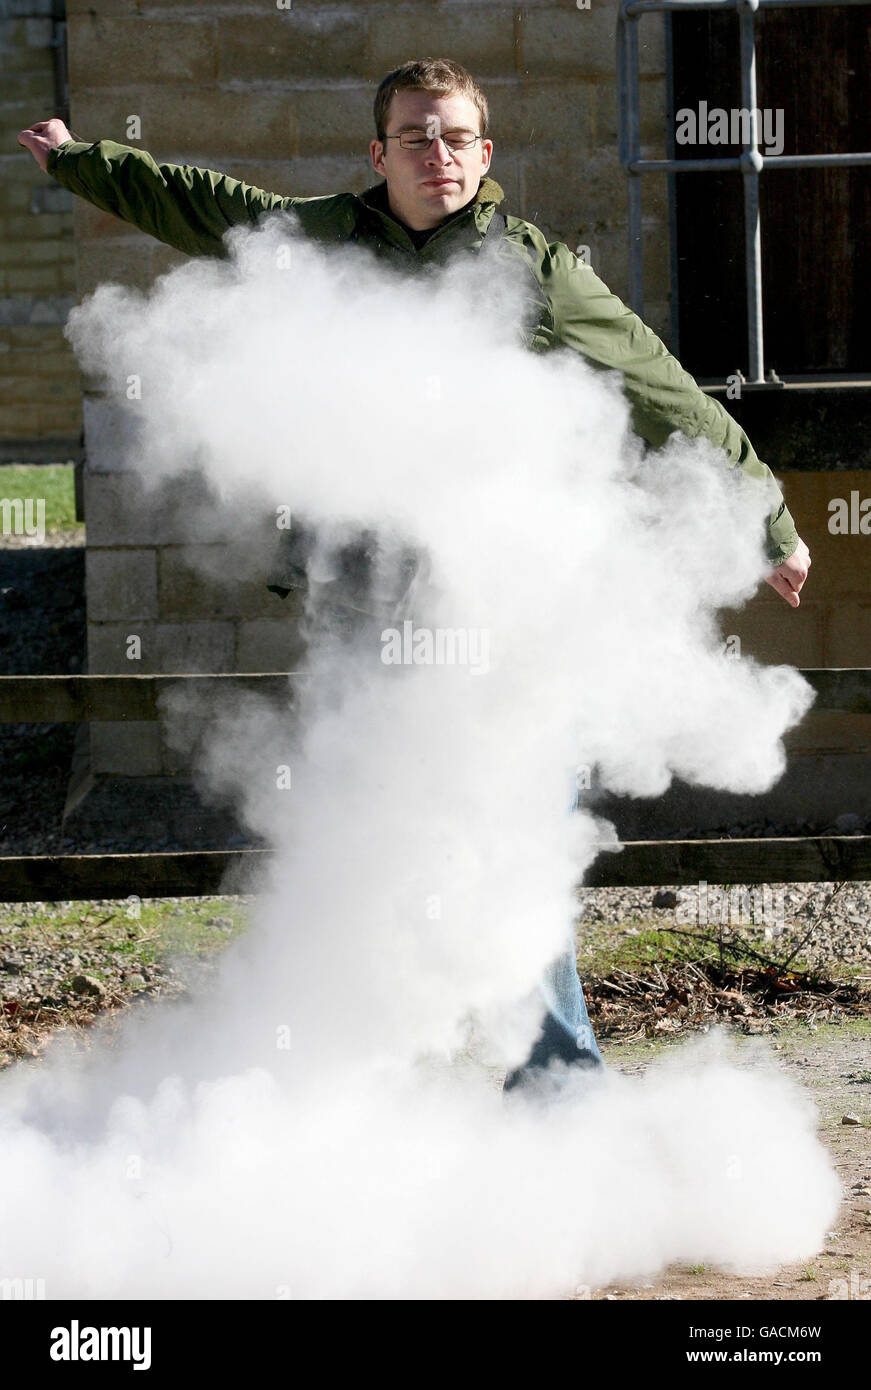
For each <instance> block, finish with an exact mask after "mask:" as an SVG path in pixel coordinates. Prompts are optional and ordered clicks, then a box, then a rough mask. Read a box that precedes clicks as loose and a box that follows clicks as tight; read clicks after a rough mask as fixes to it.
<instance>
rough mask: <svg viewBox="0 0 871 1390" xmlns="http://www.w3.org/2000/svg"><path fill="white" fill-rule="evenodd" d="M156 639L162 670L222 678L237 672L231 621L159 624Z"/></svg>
mask: <svg viewBox="0 0 871 1390" xmlns="http://www.w3.org/2000/svg"><path fill="white" fill-rule="evenodd" d="M155 639H156V642H157V661H158V669H159V670H161V671H172V672H178V673H187V674H192V673H195V672H201V673H203V674H205V675H210V674H215V675H219V674H220V673H221V672H222V671H232V670H233V669H234V661H233V646H234V641H233V639H234V633H233V624H232V623H230V622H214V623H208V622H198V623H158V625H157V628H156V632H155Z"/></svg>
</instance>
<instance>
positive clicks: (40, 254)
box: [0, 238, 73, 268]
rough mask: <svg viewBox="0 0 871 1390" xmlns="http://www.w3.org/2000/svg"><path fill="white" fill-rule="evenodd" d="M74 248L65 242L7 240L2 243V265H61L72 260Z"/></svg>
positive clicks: (0, 253) (0, 244) (0, 246)
mask: <svg viewBox="0 0 871 1390" xmlns="http://www.w3.org/2000/svg"><path fill="white" fill-rule="evenodd" d="M72 250H73V248H72V246H71V245H70V244H69V243H68V242H65V241H25V240H24V238H22V239H21V240H20V241H13V240H12V239H11V238H5V239H4V240H3V241H0V265H8V266H18V267H19V268H22V267H26V266H29V265H34V266H37V265H38V266H44V265H60V264H61V263H63V262H64V261H68V260H71V259H72Z"/></svg>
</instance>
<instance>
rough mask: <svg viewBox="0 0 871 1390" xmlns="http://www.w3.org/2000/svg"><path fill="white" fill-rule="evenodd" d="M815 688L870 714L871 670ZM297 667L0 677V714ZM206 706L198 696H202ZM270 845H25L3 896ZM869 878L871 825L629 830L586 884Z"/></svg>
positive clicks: (203, 861)
mask: <svg viewBox="0 0 871 1390" xmlns="http://www.w3.org/2000/svg"><path fill="white" fill-rule="evenodd" d="M801 674H802V675H803V676H805V677H806V679H807V680H808V681H809V682H810V684H811V685H812V686H813V687H814V689H815V690H816V692H817V699H816V702H815V704H814V706H813V708H814V709H826V710H840V711H843V712H847V713H853V714H857V713H859V714H869V713H871V670H869V669H866V668H864V667H856V668H844V669H840V670H838V669H832V670H829V669H825V668H813V669H807V670H803V671H802V672H801ZM304 675H305V672H275V671H271V672H261V673H253V672H246V673H239V674H236V673H233V674H227V675H153V676H90V675H88V676H2V677H0V724H38V723H49V724H59V723H78V722H85V721H88V720H107V721H114V720H124V719H130V720H154V719H158V718H159V717H160V713H161V711H160V701H161V698H162V697H163V696H164V695H166V694H169V693H171V692H172V691H174V690H177V689H179V688H181V687H185V688H187V689H191V688H192V689H193V690H194V691H195V693H196V694H197V697H198V699H199V698H201V699H202V700H203V701H205V702H207V701H208V698H209V696H210V695H212V694H216V693H218V692H229V691H232V690H256V691H258V692H260V693H265V694H269V695H277V696H282V695H283V696H285V697H286V696H287V695H288V694H289V687H288V680H289V678H290V677H291V676H304ZM205 707H207V705H206V706H205ZM271 857H272V856H271V851H269V850H259V849H251V850H205V851H199V850H198V851H187V852H183V853H158V854H66V855H25V856H15V857H8V858H0V902H35V901H45V902H51V901H66V900H79V899H94V898H127V897H130V896H131V895H134V894H135V895H136V896H137V897H140V898H146V897H156V898H160V897H186V896H196V897H201V896H205V895H210V894H216V893H221V892H224V893H228V892H230V893H234V892H244V891H248V890H253V889H254V888H256V884H257V880H258V878H259V877H260V875H261V873H262V871H263V869H264V868H265V867H266V866H267V865H268V863H269V860H270V859H271ZM845 879H849V880H871V835H826V836H797V837H789V838H774V837H770V838H769V837H765V836H760V837H758V838H757V837H754V838H753V839H727V840H711V839H699V840H635V841H626V842H624V843H623V847H622V850H621V851H620V852H619V853H614V852H604V853H602V854H600V855H599V857H598V859H597V860H596V862H595V863H594V864H593V865H592V866H591V868H590V870H589V871H588V873H587V875H586V877H585V886H588V887H595V888H604V887H632V886H646V885H649V886H663V885H686V886H689V885H692V884H698V883H701V882H707V883H711V884H762V883H771V882H781V883H800V882H829V881H833V880H835V881H840V880H845Z"/></svg>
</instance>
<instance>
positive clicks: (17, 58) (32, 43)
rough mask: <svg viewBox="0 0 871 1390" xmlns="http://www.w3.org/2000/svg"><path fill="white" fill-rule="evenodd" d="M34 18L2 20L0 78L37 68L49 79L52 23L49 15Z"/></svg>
mask: <svg viewBox="0 0 871 1390" xmlns="http://www.w3.org/2000/svg"><path fill="white" fill-rule="evenodd" d="M33 22H34V21H32V20H27V19H10V20H7V21H6V22H5V23H4V24H3V42H2V44H0V74H2V76H3V79H4V82H5V78H6V76H7V74H12V73H17V72H38V73H43V74H45V76H46V77H47V79H48V81H49V83H50V82H51V80H52V74H53V72H54V67H53V61H52V53H51V48H50V47H49V45H50V43H51V36H52V23H51V20H50V19H46V20H37V21H35V22H36V24H37V25H38V26H39V27H38V28H37V29H34V28H32V27H31V26H32V24H33ZM44 119H45V118H44V117H42V116H32V117H31V119H30V120H26V121H23V122H22V124H21V125H20V126H19V127H18V129H19V130H22V129H23V128H24V126H26V125H30V124H31V122H32V121H39V120H44Z"/></svg>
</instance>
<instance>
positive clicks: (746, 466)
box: [542, 242, 811, 608]
mask: <svg viewBox="0 0 871 1390" xmlns="http://www.w3.org/2000/svg"><path fill="white" fill-rule="evenodd" d="M548 252H549V254H548V257H547V258H546V259H545V262H544V264H543V266H542V273H543V279H544V285H545V289H546V291H547V294H548V298H549V300H550V303H551V308H552V311H553V316H554V332H555V334H556V337H557V338H558V339H559V341H560V342H562V343H564V344H565V345H566V346H568V347H571V348H574V349H575V350H576V351H578V352H580V353H582V355H583V356H584V357H586V358H587V360H588V361H591V362H593V363H594V364H596V365H597V366H601V367H607V368H613V369H616V370H618V371H620V372H621V373H622V376H623V383H624V389H625V392H626V395H627V397H628V399H629V401H630V403H631V406H632V424H633V427H634V428H635V429H636V430H637V432H638V433H639V434H640V435H641V436H642V438H644V439H646V440H647V441H648V443H650V444H652V445H653V446H654V447H657V448H658V447H659V446H660V445H662V444H664V443H665V441H666V439H667V438H668V436H669V435H670V434H671V433H672V432H673V431H674V430H680V431H681V432H682V433H683V434H686V435H688V436H689V437H690V438H695V437H697V436H699V435H703V436H704V437H705V438H706V439H709V440H710V441H711V443H712V444H716V445H717V446H718V447H719V448H721V449H723V450H725V452H726V454H727V456H728V457H729V459H731V461H732V463H733V465H735V467H738V468H740V469H741V471H742V472H743V473H744V474H745V475H746V476H747V477H748V478H755V479H757V480H758V481H759V482H761V483H763V484H765V485H766V486H768V487H769V489H770V490H771V494H772V498H773V510H772V512H771V515H770V517H769V519H768V539H767V552H768V557H769V560H770V561H771V564H772V566H773V568H772V572H771V573H770V574H769V575H767V576H766V579H767V582H768V583H769V584H770V585H771V586H772V588H773V589H775V590H776V591H777V593H779V594H780V595H781V597H782V598H784V599H785V600H786V602H787V603H789V604H791V606H792V607H793V608H797V607H798V606H799V602H800V600H799V590H800V589H801V587H802V585H803V584H804V581H805V579H806V578H807V574H808V568H809V566H810V563H811V561H810V553H809V551H808V548H807V546H806V545H805V543H804V541H803V540H802V539H801V537H800V536H799V534H798V532H797V530H796V528H795V522H794V521H793V519H792V517H791V516H790V514H789V511H788V510H787V507H786V503H785V502H784V501H783V496H782V494H781V492H780V489H779V488H778V486H777V483H776V480H775V478H774V476H773V474H772V473H771V470H770V469H769V468H768V467H767V466H766V464H764V463H763V462H762V461H761V459H760V458H759V457H758V455H757V454H756V451H755V450H754V448H753V445H752V444H751V443H750V440H749V439H748V437H747V435H746V434H745V433H744V431H743V430H742V428H741V426H740V425H739V424H738V422H737V420H734V419H733V418H732V416H731V415H729V413H728V412H727V411H726V410H724V409H723V407H722V405H721V404H720V402H719V401H717V400H715V399H714V398H713V397H712V396H709V395H707V394H706V393H705V392H704V391H702V389H701V387H700V386H699V385H698V384H697V382H696V381H695V380H694V378H693V377H692V376H690V374H689V372H687V371H685V370H684V369H683V367H682V366H681V365H680V363H679V362H678V360H677V358H675V357H673V356H672V354H671V353H670V352H669V351H668V349H667V347H666V346H665V344H664V343H663V342H662V340H661V339H660V338H658V337H657V336H656V334H655V333H654V332H653V330H652V329H651V328H648V326H647V324H646V323H644V321H643V319H641V318H639V317H638V315H637V314H635V313H633V312H632V310H631V309H629V308H627V306H626V305H625V304H624V303H623V302H622V300H620V299H618V297H617V296H616V295H615V294H612V293H611V291H610V290H609V289H608V286H607V285H606V284H605V283H604V282H603V281H602V280H600V279H599V278H598V276H597V275H595V274H594V272H593V271H592V269H591V268H590V267H589V266H588V265H586V264H585V263H584V262H582V261H579V260H578V258H577V257H576V256H575V255H573V254H572V252H571V251H570V250H569V249H568V247H567V246H565V245H563V244H562V243H560V242H557V243H552V244H551V245H550V247H549V248H548Z"/></svg>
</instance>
